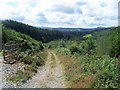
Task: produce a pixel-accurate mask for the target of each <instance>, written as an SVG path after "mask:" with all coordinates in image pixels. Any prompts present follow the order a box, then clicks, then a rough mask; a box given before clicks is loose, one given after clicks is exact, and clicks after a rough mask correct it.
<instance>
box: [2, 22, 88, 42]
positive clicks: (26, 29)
mask: <svg viewBox="0 0 120 90" xmlns="http://www.w3.org/2000/svg"><path fill="white" fill-rule="evenodd" d="M2 23H3V25H4V26H5V27H7V28H10V29H14V30H15V31H17V32H21V33H24V34H26V35H28V36H31V37H32V38H34V39H36V40H39V41H42V42H44V43H46V42H50V41H53V40H58V39H70V38H75V37H77V38H81V37H82V36H83V35H85V34H86V33H88V32H80V31H78V30H75V31H74V30H73V31H67V28H65V29H64V32H61V31H59V30H58V29H54V28H53V29H52V28H51V29H52V30H49V29H45V28H44V29H42V28H36V27H33V26H30V25H27V24H23V23H20V22H17V21H13V20H4V21H2Z"/></svg>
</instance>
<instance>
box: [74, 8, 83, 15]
mask: <svg viewBox="0 0 120 90" xmlns="http://www.w3.org/2000/svg"><path fill="white" fill-rule="evenodd" d="M75 12H76V13H78V14H82V13H83V12H82V10H81V9H80V8H76V9H75Z"/></svg>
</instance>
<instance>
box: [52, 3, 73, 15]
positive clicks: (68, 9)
mask: <svg viewBox="0 0 120 90" xmlns="http://www.w3.org/2000/svg"><path fill="white" fill-rule="evenodd" d="M52 11H56V12H61V13H67V14H73V13H74V8H73V7H69V6H63V5H55V6H54V9H52Z"/></svg>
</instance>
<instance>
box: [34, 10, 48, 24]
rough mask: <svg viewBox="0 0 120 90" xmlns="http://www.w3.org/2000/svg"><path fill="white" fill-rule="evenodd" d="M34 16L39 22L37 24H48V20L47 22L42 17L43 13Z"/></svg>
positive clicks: (43, 16)
mask: <svg viewBox="0 0 120 90" xmlns="http://www.w3.org/2000/svg"><path fill="white" fill-rule="evenodd" d="M36 16H37V18H36V20H37V22H39V23H47V22H48V20H47V18H46V16H45V15H44V13H41V12H40V13H38V14H37V15H36Z"/></svg>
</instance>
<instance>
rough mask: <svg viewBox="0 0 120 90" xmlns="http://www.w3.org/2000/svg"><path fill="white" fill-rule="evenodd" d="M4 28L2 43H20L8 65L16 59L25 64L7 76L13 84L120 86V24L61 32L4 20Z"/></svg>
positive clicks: (26, 85)
mask: <svg viewBox="0 0 120 90" xmlns="http://www.w3.org/2000/svg"><path fill="white" fill-rule="evenodd" d="M2 31H3V36H2V37H3V44H6V43H9V42H11V41H14V42H16V43H19V49H18V50H17V51H15V53H16V54H15V57H14V58H12V60H16V62H14V63H12V64H11V63H10V62H9V61H5V63H4V65H5V67H6V66H10V68H11V67H12V66H14V65H16V63H21V64H22V65H23V66H24V67H23V68H22V69H18V70H16V72H15V73H14V74H12V75H9V76H7V77H6V80H7V81H8V82H10V84H11V82H12V83H14V84H18V86H19V87H22V86H20V85H21V83H22V84H23V87H24V86H25V87H30V86H31V85H32V87H36V88H37V87H44V88H48V87H56V84H57V85H58V86H60V87H69V88H118V86H119V85H118V78H119V74H118V70H119V68H118V64H117V63H118V57H119V55H120V27H114V28H108V29H104V30H95V31H92V32H90V33H88V32H87V33H81V32H79V31H75V32H74V31H62V32H61V31H54V30H52V31H51V30H46V29H40V28H36V27H32V26H29V25H26V24H23V23H20V22H16V21H3V29H2ZM46 51H47V53H46ZM3 55H5V53H4V52H3ZM46 57H47V58H46ZM18 67H20V66H18ZM7 68H9V67H7ZM11 70H12V69H11ZM58 71H61V73H60V72H58ZM71 72H72V73H71ZM58 76H60V77H61V78H60V77H58ZM41 81H42V82H41ZM60 81H63V84H61V83H60ZM12 85H13V84H12Z"/></svg>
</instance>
